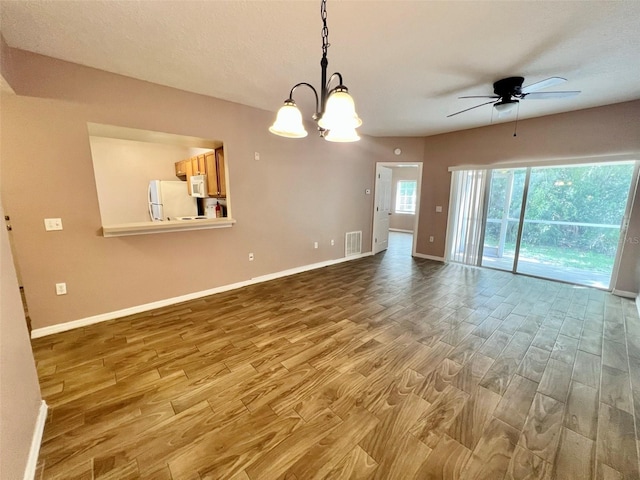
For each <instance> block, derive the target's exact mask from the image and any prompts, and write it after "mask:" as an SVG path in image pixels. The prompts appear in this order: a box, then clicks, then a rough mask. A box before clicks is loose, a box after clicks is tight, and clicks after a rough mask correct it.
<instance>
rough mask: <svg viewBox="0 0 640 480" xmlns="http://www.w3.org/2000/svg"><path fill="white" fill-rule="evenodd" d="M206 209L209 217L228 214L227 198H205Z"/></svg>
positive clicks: (219, 216)
mask: <svg viewBox="0 0 640 480" xmlns="http://www.w3.org/2000/svg"><path fill="white" fill-rule="evenodd" d="M204 211H205V214H206V216H207V218H221V217H226V216H227V200H226V199H224V198H205V199H204Z"/></svg>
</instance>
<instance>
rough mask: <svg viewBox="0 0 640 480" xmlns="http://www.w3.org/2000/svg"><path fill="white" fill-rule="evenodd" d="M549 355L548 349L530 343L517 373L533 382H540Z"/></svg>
mask: <svg viewBox="0 0 640 480" xmlns="http://www.w3.org/2000/svg"><path fill="white" fill-rule="evenodd" d="M549 355H551V352H550V351H547V350H543V349H541V348H538V347H534V346H533V345H531V346H530V347H529V350H527V353H526V354H525V356H524V358H523V359H522V363H521V364H520V367H519V368H518V374H519V375H522V376H523V377H526V378H528V379H529V380H533V381H534V382H540V380H541V379H542V374H543V373H544V370H545V368H546V366H547V362H548V360H549Z"/></svg>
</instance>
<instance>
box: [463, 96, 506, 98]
mask: <svg viewBox="0 0 640 480" xmlns="http://www.w3.org/2000/svg"><path fill="white" fill-rule="evenodd" d="M458 98H500V97H499V96H498V95H470V96H467V97H458Z"/></svg>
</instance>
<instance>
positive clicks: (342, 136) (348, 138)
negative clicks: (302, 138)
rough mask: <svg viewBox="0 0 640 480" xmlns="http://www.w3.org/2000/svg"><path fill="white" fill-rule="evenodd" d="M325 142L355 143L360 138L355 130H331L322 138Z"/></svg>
mask: <svg viewBox="0 0 640 480" xmlns="http://www.w3.org/2000/svg"><path fill="white" fill-rule="evenodd" d="M324 139H325V140H326V141H327V142H341V143H346V142H357V141H358V140H360V136H359V135H358V134H357V132H356V129H355V128H346V129H333V130H329V132H328V133H327V134H326V135H325V136H324Z"/></svg>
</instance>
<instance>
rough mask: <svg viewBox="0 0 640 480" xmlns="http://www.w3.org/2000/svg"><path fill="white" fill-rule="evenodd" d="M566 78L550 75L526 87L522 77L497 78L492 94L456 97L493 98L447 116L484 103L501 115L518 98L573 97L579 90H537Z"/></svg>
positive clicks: (508, 110)
mask: <svg viewBox="0 0 640 480" xmlns="http://www.w3.org/2000/svg"><path fill="white" fill-rule="evenodd" d="M566 81H567V79H566V78H561V77H550V78H547V79H545V80H541V81H540V82H536V83H532V84H531V85H528V86H526V87H523V86H522V84H523V83H524V77H507V78H503V79H501V80H498V81H497V82H495V83H494V84H493V93H494V95H471V96H466V97H458V98H491V99H493V100H491V101H489V102H485V103H481V104H480V105H476V106H474V107H471V108H466V109H464V110H460V111H459V112H456V113H452V114H451V115H447V117H453V116H454V115H458V114H460V113H463V112H467V111H469V110H473V109H476V108H478V107H482V106H484V105H490V104H493V108H495V110H496V111H497V112H498V114H499V116H503V115H506V114H508V113H509V112H511V111H512V110H513V109H514V107H516V106H518V104H519V102H520V100H524V99H536V100H546V99H552V98H566V97H573V96H575V95H578V94H579V93H580V92H579V91H569V92H538V90H541V89H543V88H548V87H552V86H554V85H558V84H560V83H564V82H566Z"/></svg>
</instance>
